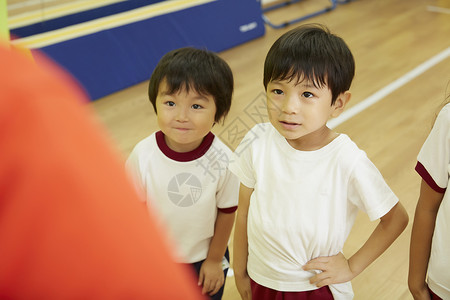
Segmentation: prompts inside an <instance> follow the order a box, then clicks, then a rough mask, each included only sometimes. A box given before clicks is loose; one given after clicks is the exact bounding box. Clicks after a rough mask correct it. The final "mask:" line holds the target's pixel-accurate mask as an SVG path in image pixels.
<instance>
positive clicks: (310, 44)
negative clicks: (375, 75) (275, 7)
mask: <svg viewBox="0 0 450 300" xmlns="http://www.w3.org/2000/svg"><path fill="white" fill-rule="evenodd" d="M354 75H355V60H354V58H353V55H352V53H351V51H350V49H349V48H348V46H347V44H346V43H345V42H344V40H343V39H342V38H340V37H338V36H336V35H334V34H332V33H330V31H329V29H328V28H327V27H326V26H324V25H320V24H308V25H302V26H299V27H297V28H294V29H292V30H290V31H288V32H286V33H285V34H283V35H282V36H281V37H280V38H278V40H276V41H275V43H274V44H273V45H272V47H271V48H270V50H269V52H268V53H267V56H266V61H265V63H264V79H263V81H264V88H265V89H266V90H267V85H268V84H269V82H270V81H272V80H289V81H291V80H297V81H300V80H303V79H307V80H310V81H312V82H313V83H314V85H315V86H316V87H323V86H328V88H329V89H330V90H331V95H332V101H331V105H333V104H334V102H335V101H336V98H337V96H338V95H339V94H341V93H343V92H345V91H347V90H349V89H350V85H351V83H352V80H353V77H354Z"/></svg>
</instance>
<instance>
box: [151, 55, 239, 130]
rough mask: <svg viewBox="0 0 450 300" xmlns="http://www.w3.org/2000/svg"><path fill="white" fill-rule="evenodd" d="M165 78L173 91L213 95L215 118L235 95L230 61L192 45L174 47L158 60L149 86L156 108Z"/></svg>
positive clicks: (216, 120)
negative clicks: (159, 90)
mask: <svg viewBox="0 0 450 300" xmlns="http://www.w3.org/2000/svg"><path fill="white" fill-rule="evenodd" d="M163 80H165V81H166V83H167V86H168V88H169V91H168V93H169V94H173V93H175V92H178V91H180V90H181V89H183V88H185V89H186V91H187V92H189V90H190V89H193V90H195V91H196V92H197V93H199V94H201V95H211V96H212V97H213V98H214V102H215V104H216V109H217V110H216V115H215V116H214V121H215V122H219V121H220V120H221V119H222V118H225V116H226V115H227V114H228V112H229V110H230V107H231V98H232V95H233V86H234V83H233V73H232V72H231V69H230V67H229V66H228V64H227V63H226V62H225V61H224V60H223V59H222V58H220V57H219V56H218V55H217V54H215V53H214V52H211V51H208V50H203V49H196V48H192V47H186V48H180V49H176V50H172V51H170V52H168V53H167V54H165V55H164V56H163V57H162V58H161V60H160V61H159V62H158V65H157V66H156V68H155V70H154V71H153V73H152V76H151V78H150V82H149V86H148V96H149V99H150V102H151V103H152V104H153V108H154V109H155V112H156V113H158V112H157V111H156V97H157V96H158V89H159V87H160V84H161V82H162V81H163Z"/></svg>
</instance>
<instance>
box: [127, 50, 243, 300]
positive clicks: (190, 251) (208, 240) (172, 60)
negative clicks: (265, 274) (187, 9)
mask: <svg viewBox="0 0 450 300" xmlns="http://www.w3.org/2000/svg"><path fill="white" fill-rule="evenodd" d="M232 93H233V75H232V72H231V69H230V68H229V66H228V64H227V63H226V62H225V61H224V60H223V59H221V58H220V57H219V56H217V55H216V54H215V53H213V52H210V51H207V50H201V49H195V48H181V49H177V50H173V51H171V52H169V53H167V54H166V55H164V57H163V58H162V59H161V60H160V61H159V63H158V65H157V66H156V68H155V70H154V71H153V73H152V76H151V78H150V82H149V88H148V94H149V99H150V102H151V103H152V104H153V107H154V109H155V112H156V115H157V119H158V125H159V128H160V129H161V130H160V131H158V132H155V133H153V134H151V135H150V136H149V137H147V138H145V139H143V140H142V141H140V142H139V143H138V144H137V145H136V147H135V148H134V149H133V151H132V153H131V154H130V157H129V158H128V160H127V167H128V168H129V170H130V171H131V172H132V175H133V178H134V180H135V182H136V183H137V185H138V187H139V188H140V189H142V190H143V191H144V192H145V193H146V196H147V204H148V205H149V206H151V207H152V208H154V209H156V212H157V213H158V216H159V217H160V220H161V221H162V223H163V225H164V227H165V229H167V230H168V233H169V236H170V239H171V240H172V241H173V242H174V244H175V246H176V254H177V256H178V257H177V260H178V261H179V262H181V263H188V264H192V266H193V268H194V269H195V271H196V272H197V274H198V276H199V281H198V284H199V285H202V291H203V293H204V294H208V295H209V296H210V297H211V299H221V298H222V294H223V287H224V284H225V279H226V274H227V271H228V266H229V254H228V250H227V244H228V240H229V237H230V233H231V229H232V227H233V223H234V215H235V211H236V209H237V199H238V192H239V180H238V179H237V177H236V176H235V175H233V174H232V173H231V172H230V171H229V170H228V163H229V159H230V156H231V155H232V152H231V150H230V149H229V148H228V147H227V146H225V144H224V143H222V142H221V141H220V140H219V139H218V138H216V137H215V136H214V134H213V133H211V128H212V127H213V125H214V124H215V123H216V122H219V121H220V120H222V119H223V118H224V117H225V116H226V114H227V113H228V111H229V110H230V106H231V99H232ZM174 288H176V287H174ZM180 297H181V298H182V296H180ZM181 298H180V299H181Z"/></svg>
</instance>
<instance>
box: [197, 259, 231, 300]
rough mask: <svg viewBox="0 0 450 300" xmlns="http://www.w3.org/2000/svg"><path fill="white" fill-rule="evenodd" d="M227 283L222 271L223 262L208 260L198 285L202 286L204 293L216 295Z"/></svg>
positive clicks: (205, 262)
mask: <svg viewBox="0 0 450 300" xmlns="http://www.w3.org/2000/svg"><path fill="white" fill-rule="evenodd" d="M224 282H225V278H224V275H223V269H222V261H218V262H216V261H211V260H208V259H206V260H205V261H204V262H203V264H202V267H201V268H200V273H199V276H198V285H199V286H200V285H202V286H203V288H202V293H203V294H204V295H205V294H208V295H210V296H212V295H214V294H216V293H217V292H218V291H219V290H220V288H221V287H222V285H223V284H224Z"/></svg>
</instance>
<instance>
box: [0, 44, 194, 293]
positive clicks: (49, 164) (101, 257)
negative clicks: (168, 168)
mask: <svg viewBox="0 0 450 300" xmlns="http://www.w3.org/2000/svg"><path fill="white" fill-rule="evenodd" d="M35 59H36V63H32V62H31V61H30V60H29V59H28V58H26V57H24V55H23V54H22V53H17V52H15V51H14V50H13V49H12V48H11V49H8V48H7V47H1V46H0V66H1V70H0V298H1V299H47V300H48V299H158V300H160V299H184V300H193V299H203V298H202V296H201V295H200V292H199V290H198V288H197V285H196V283H195V280H194V278H193V277H191V276H190V275H191V274H190V273H189V271H190V270H187V269H184V267H182V266H180V265H177V264H175V263H174V262H173V261H172V257H171V251H170V250H169V247H168V245H167V243H166V241H165V239H164V238H163V234H162V233H161V232H159V231H158V229H156V225H155V224H154V222H153V220H152V218H151V216H150V217H149V213H148V210H147V208H146V207H145V204H144V203H143V202H140V201H139V200H140V199H138V195H137V194H136V192H135V190H134V187H133V186H132V185H131V184H130V183H129V182H128V178H127V175H126V174H125V170H124V167H123V162H122V161H121V159H120V156H119V155H118V152H116V151H115V150H114V149H113V148H112V147H111V146H110V144H109V142H108V139H107V138H106V136H105V135H104V131H103V129H102V128H101V126H100V125H99V124H98V123H96V122H95V121H94V118H93V116H92V113H91V111H90V110H89V108H90V107H89V106H88V105H86V104H85V103H86V102H87V100H86V98H85V96H84V94H83V92H81V90H80V89H79V87H78V86H77V85H76V84H74V82H73V81H72V80H71V78H70V76H68V75H67V74H66V73H65V72H63V71H62V70H61V69H59V67H57V66H55V65H54V64H52V63H50V62H49V61H46V59H45V58H41V57H39V58H37V57H35Z"/></svg>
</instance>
